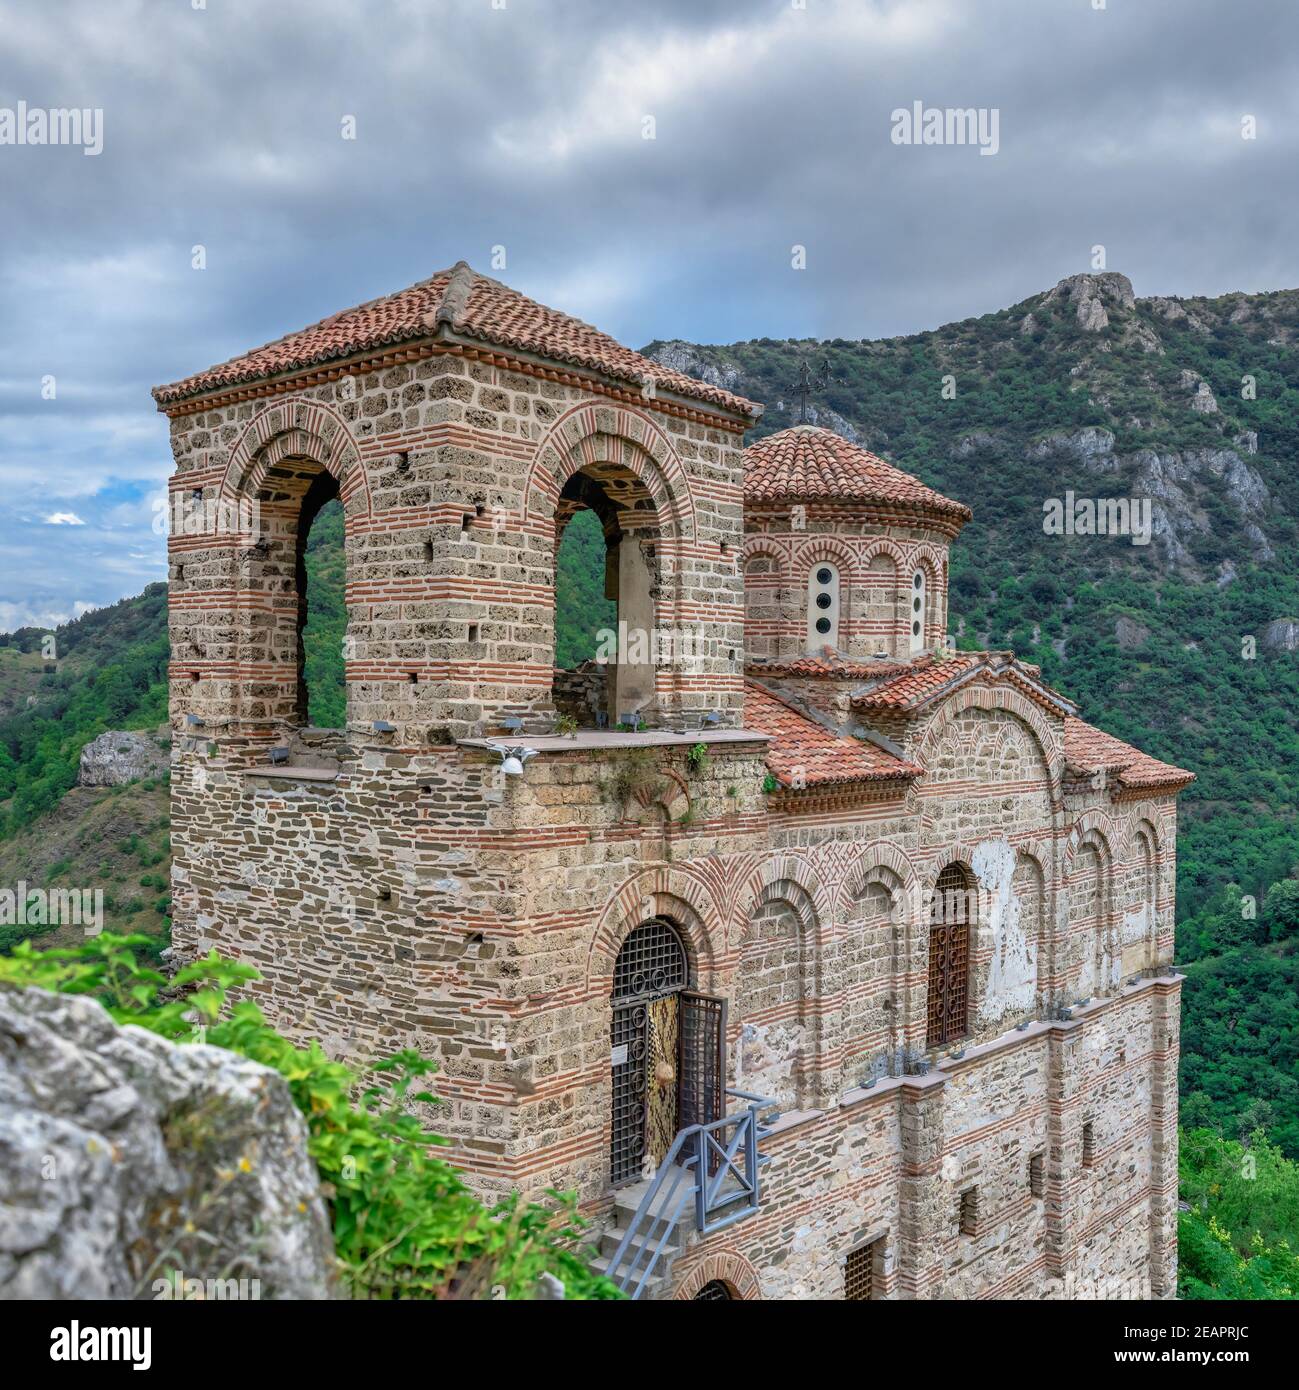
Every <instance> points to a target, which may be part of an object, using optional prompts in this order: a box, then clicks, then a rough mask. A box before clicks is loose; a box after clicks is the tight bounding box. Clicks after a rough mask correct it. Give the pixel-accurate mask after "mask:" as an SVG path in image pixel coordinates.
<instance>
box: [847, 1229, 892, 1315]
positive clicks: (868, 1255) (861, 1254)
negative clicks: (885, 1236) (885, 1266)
mask: <svg viewBox="0 0 1299 1390" xmlns="http://www.w3.org/2000/svg"><path fill="white" fill-rule="evenodd" d="M883 1259H884V1242H883V1240H873V1241H871V1242H870V1244H869V1245H859V1246H858V1247H857V1248H856V1250H850V1251H849V1252H848V1258H847V1259H846V1260H845V1261H844V1262H843V1296H844V1299H845V1300H846V1301H847V1302H849V1303H868V1302H870V1300H871V1299H873V1298H875V1297H876V1294H877V1289H878V1285H877V1283H876V1273H877V1266H879V1265H880V1264H882V1263H883Z"/></svg>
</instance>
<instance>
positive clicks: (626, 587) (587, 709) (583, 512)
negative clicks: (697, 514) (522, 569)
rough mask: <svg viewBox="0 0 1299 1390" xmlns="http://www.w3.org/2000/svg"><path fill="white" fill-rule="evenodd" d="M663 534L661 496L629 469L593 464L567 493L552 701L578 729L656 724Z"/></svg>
mask: <svg viewBox="0 0 1299 1390" xmlns="http://www.w3.org/2000/svg"><path fill="white" fill-rule="evenodd" d="M657 535H658V518H657V513H656V511H655V508H654V504H653V500H652V498H651V497H650V495H649V493H648V491H647V490H646V489H645V486H644V484H643V483H641V482H640V480H639V479H638V478H637V477H636V476H635V475H634V474H633V473H631V471H630V470H628V469H627V468H625V467H623V466H622V465H620V464H590V465H588V466H587V467H586V468H584V469H582V470H580V471H579V472H577V473H575V474H573V476H572V477H571V478H569V479H568V481H567V483H566V484H565V485H564V488H563V491H562V492H561V493H560V498H559V506H558V508H557V509H556V513H555V541H556V546H555V662H554V665H555V671H554V678H553V685H552V690H551V698H552V702H553V704H554V707H555V711H556V714H557V715H558V716H559V717H560V718H566V719H568V720H572V721H574V722H575V723H576V724H577V725H578V726H579V727H583V728H603V727H617V726H618V725H621V724H628V723H630V724H636V725H642V724H647V723H650V722H652V712H651V709H650V707H651V706H652V704H653V702H654V693H655V687H654V667H655V653H656V650H657V647H656V642H657V633H656V631H655V598H656V590H657V579H656V573H657V552H656V540H657Z"/></svg>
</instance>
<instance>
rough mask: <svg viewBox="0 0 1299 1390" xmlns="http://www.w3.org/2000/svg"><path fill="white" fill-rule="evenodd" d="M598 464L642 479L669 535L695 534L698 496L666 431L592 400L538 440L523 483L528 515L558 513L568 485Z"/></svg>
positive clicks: (546, 516) (628, 411)
mask: <svg viewBox="0 0 1299 1390" xmlns="http://www.w3.org/2000/svg"><path fill="white" fill-rule="evenodd" d="M595 463H618V464H621V465H622V466H623V467H625V468H626V469H627V470H628V471H629V472H630V473H632V474H633V475H634V476H635V477H636V478H638V479H639V480H640V482H641V483H643V484H644V486H645V489H646V491H647V492H648V493H649V495H650V497H651V498H652V499H653V502H654V508H655V511H656V513H657V519H658V526H659V530H660V534H662V535H663V536H664V537H665V538H675V539H677V540H687V539H691V538H693V536H694V533H695V506H694V498H693V496H692V495H691V492H690V483H689V480H688V479H687V477H686V471H685V469H684V467H683V466H682V463H681V459H680V458H679V456H678V455H677V451H676V449H675V447H674V446H673V444H672V442H671V441H670V440H669V439H668V437H667V435H665V434H664V433H663V431H662V430H661V429H660V428H659V427H658V425H657V424H655V422H654V421H653V420H651V419H650V417H649V416H648V415H646V414H644V413H643V412H641V411H639V410H633V409H632V408H631V407H630V406H615V405H606V404H599V403H597V402H594V401H585V402H582V403H580V404H578V405H575V406H573V407H572V409H570V410H568V411H566V412H565V413H564V414H563V415H561V416H560V417H559V419H558V420H556V421H555V423H554V424H553V425H551V427H550V429H549V430H547V431H546V433H545V434H544V435H543V436H542V438H541V440H540V441H539V443H538V444H537V448H536V452H535V453H534V455H533V461H532V465H531V467H530V468H529V470H528V477H527V482H526V483H525V485H524V492H523V510H524V516H525V519H528V518H532V519H536V518H540V519H543V520H547V519H549V518H550V517H552V516H554V514H555V511H556V508H557V507H558V505H559V495H560V493H561V492H562V491H563V488H564V484H565V483H566V482H567V481H568V480H569V478H571V477H572V476H573V474H574V473H577V472H579V471H580V470H581V469H583V468H585V467H587V466H588V465H590V464H595Z"/></svg>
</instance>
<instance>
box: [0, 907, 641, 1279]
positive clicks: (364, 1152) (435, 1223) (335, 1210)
mask: <svg viewBox="0 0 1299 1390" xmlns="http://www.w3.org/2000/svg"><path fill="white" fill-rule="evenodd" d="M151 945H152V943H151V942H150V941H149V939H148V938H145V937H139V936H125V937H124V936H114V935H111V934H109V933H104V934H103V935H102V936H99V937H97V938H95V939H94V940H93V941H91V942H87V943H85V944H84V945H81V946H77V947H75V948H69V949H66V950H50V951H44V952H41V951H36V950H34V949H32V947H31V946H30V945H22V946H19V947H17V948H16V949H15V950H14V952H13V954H12V955H10V956H8V957H4V958H0V985H3V984H9V985H19V986H28V985H34V986H39V987H41V988H44V989H50V990H56V991H61V992H65V993H70V994H89V995H93V996H94V997H96V998H97V999H99V1000H100V1002H101V1003H103V1005H104V1007H105V1008H106V1009H107V1010H108V1012H109V1013H110V1014H111V1015H112V1016H113V1018H115V1019H116V1020H117V1021H118V1022H119V1023H133V1024H137V1025H139V1026H140V1027H143V1028H148V1029H150V1030H152V1031H153V1032H155V1033H158V1034H160V1035H161V1036H163V1037H166V1038H170V1039H172V1040H173V1041H174V1042H178V1043H186V1042H194V1041H203V1042H206V1043H209V1044H212V1045H213V1046H216V1047H224V1048H227V1049H229V1050H230V1051H231V1052H237V1053H239V1054H240V1055H241V1056H243V1057H248V1058H251V1059H252V1060H253V1061H255V1062H260V1063H262V1064H263V1065H264V1066H268V1067H272V1068H274V1069H275V1070H276V1071H278V1072H279V1073H280V1075H281V1076H283V1077H284V1079H285V1080H286V1081H287V1082H288V1085H289V1089H290V1091H291V1093H292V1096H293V1100H294V1103H295V1104H296V1105H297V1107H298V1109H299V1110H300V1111H301V1112H302V1114H303V1115H304V1116H305V1117H306V1120H307V1125H308V1128H309V1130H310V1152H311V1156H312V1158H313V1159H314V1160H315V1163H316V1167H317V1169H318V1171H319V1173H320V1177H321V1183H322V1191H323V1193H324V1195H325V1197H326V1200H327V1202H328V1205H329V1209H330V1214H331V1217H332V1222H333V1233H334V1249H335V1254H336V1256H337V1259H338V1261H339V1270H340V1278H341V1281H342V1284H343V1286H344V1288H345V1289H346V1290H347V1292H348V1293H350V1295H351V1296H352V1297H354V1298H445V1297H462V1298H463V1297H484V1298H486V1297H503V1298H512V1299H519V1298H529V1297H531V1296H533V1293H534V1290H535V1288H536V1285H537V1281H538V1279H539V1277H540V1276H541V1275H542V1274H543V1273H549V1274H552V1275H554V1276H555V1277H556V1278H558V1279H560V1280H561V1281H562V1282H563V1284H564V1288H565V1294H566V1297H568V1298H572V1299H614V1298H619V1297H621V1295H620V1294H619V1293H618V1291H617V1289H616V1288H615V1287H614V1285H613V1284H612V1283H611V1282H610V1281H609V1280H607V1279H605V1278H603V1277H601V1276H600V1275H598V1274H596V1273H594V1272H593V1271H592V1270H591V1269H590V1268H589V1265H588V1263H587V1261H586V1259H585V1258H583V1255H582V1254H581V1253H579V1251H578V1250H577V1249H576V1248H575V1245H574V1242H575V1241H576V1239H577V1237H578V1236H579V1234H580V1227H581V1222H580V1219H579V1218H578V1216H577V1213H576V1209H575V1201H574V1199H573V1198H572V1197H571V1196H563V1195H562V1194H559V1193H551V1194H550V1199H551V1200H550V1201H549V1203H547V1204H541V1203H524V1202H522V1201H521V1200H520V1199H519V1198H518V1197H517V1196H515V1197H511V1198H508V1199H507V1200H505V1201H502V1202H500V1203H498V1204H497V1205H495V1206H493V1207H490V1208H489V1207H487V1206H484V1205H483V1203H482V1202H480V1201H479V1200H478V1198H477V1197H475V1196H474V1194H473V1193H472V1192H470V1190H469V1189H468V1188H467V1187H466V1186H465V1184H464V1182H463V1180H462V1179H461V1177H460V1175H459V1174H458V1173H457V1172H456V1170H455V1169H454V1168H453V1167H452V1166H451V1165H450V1164H449V1163H447V1162H445V1161H444V1160H442V1159H439V1158H436V1157H434V1155H433V1153H432V1152H431V1150H432V1148H433V1147H434V1146H436V1145H437V1144H440V1143H443V1142H445V1141H443V1140H441V1139H439V1138H437V1137H436V1136H435V1135H433V1134H430V1133H429V1132H427V1131H426V1130H425V1129H424V1128H423V1126H422V1125H421V1124H420V1122H419V1120H418V1119H417V1118H416V1117H415V1116H414V1115H412V1114H411V1113H410V1110H409V1108H408V1107H409V1105H410V1104H412V1103H430V1102H432V1101H433V1100H434V1097H433V1096H432V1095H430V1094H429V1093H428V1092H427V1091H424V1090H422V1089H414V1088H416V1087H417V1086H419V1085H420V1083H422V1081H423V1079H424V1078H425V1077H427V1076H428V1075H429V1074H430V1073H432V1072H433V1071H434V1070H435V1068H434V1064H433V1063H432V1062H430V1061H428V1060H426V1059H425V1058H423V1057H421V1056H419V1054H418V1053H416V1052H413V1051H403V1052H399V1053H397V1054H395V1055H394V1056H391V1057H386V1058H383V1059H381V1060H379V1061H377V1062H374V1063H373V1064H372V1065H371V1067H370V1070H371V1071H372V1072H373V1073H374V1076H375V1082H374V1084H371V1085H367V1086H364V1087H362V1085H361V1082H360V1079H359V1078H358V1076H357V1075H356V1073H355V1072H353V1071H352V1070H351V1069H350V1068H348V1067H346V1066H343V1065H342V1064H341V1063H338V1062H333V1061H331V1060H330V1059H329V1058H328V1057H327V1056H326V1055H325V1053H324V1052H323V1051H322V1049H321V1047H320V1045H319V1043H315V1042H313V1043H311V1044H310V1046H308V1047H305V1048H304V1047H298V1046H297V1045H295V1044H294V1043H292V1042H290V1041H289V1040H288V1039H286V1038H284V1037H282V1036H281V1035H280V1034H279V1033H277V1032H276V1031H275V1030H274V1029H273V1028H272V1027H270V1025H269V1024H268V1023H267V1022H266V1020H265V1019H264V1018H263V1016H262V1013H261V1011H260V1010H259V1009H258V1008H257V1006H256V1005H255V1004H253V1003H251V1002H250V1001H248V1000H241V1001H240V1002H238V1003H235V1004H234V1005H233V1006H231V1005H230V1004H229V1003H228V997H227V996H228V992H229V991H230V990H231V989H232V988H234V987H236V986H239V985H243V984H246V983H247V982H248V981H250V980H254V979H256V978H257V972H256V971H255V970H253V969H252V968H251V967H249V966H246V965H241V964H238V963H237V962H234V961H229V960H223V959H221V958H220V957H218V956H217V955H216V954H215V953H213V954H211V955H209V956H208V957H207V958H206V959H205V960H201V961H198V962H195V963H194V964H193V965H190V966H187V967H185V968H184V969H183V970H181V971H180V972H179V973H178V974H177V975H176V976H175V977H174V978H173V979H172V980H170V981H168V980H167V979H166V977H165V976H164V975H162V974H161V973H160V972H159V971H157V970H156V969H154V968H152V967H151V966H150V965H149V964H148V963H147V961H146V960H145V959H143V958H142V955H141V953H142V952H143V951H146V950H148V949H149V948H150V947H151Z"/></svg>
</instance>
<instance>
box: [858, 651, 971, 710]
mask: <svg viewBox="0 0 1299 1390" xmlns="http://www.w3.org/2000/svg"><path fill="white" fill-rule="evenodd" d="M982 656H983V653H982V652H962V653H960V654H959V655H957V656H949V657H947V658H945V659H944V660H942V661H940V660H938V659H937V658H936V657H933V656H920V657H917V658H916V659H915V660H914V661H913V662H911V663H910V665H909V666H907V667H906V669H905V670H904V671H903V672H902V673H901V674H900V675H889V674H888V673H886V674H885V677H884V679H883V680H882V681H880V683H879V684H878V685H874V686H872V687H871V688H870V689H869V690H865V691H862V692H861V693H860V694H858V695H854V696H853V704H855V705H866V706H869V707H872V708H878V709H911V708H913V707H914V706H916V705H920V704H923V703H924V702H925V701H926V700H928V699H929V698H930V697H931V696H933V695H935V694H936V693H937V692H938V691H940V690H942V689H943V687H944V686H946V685H948V684H949V683H950V682H951V681H954V680H955V679H956V678H957V677H958V676H961V675H964V674H965V672H967V671H970V670H973V668H974V667H976V666H979V665H981V664H982Z"/></svg>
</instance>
